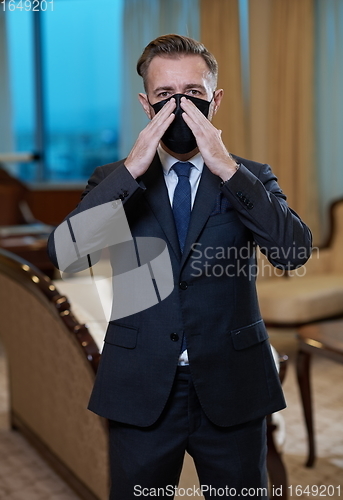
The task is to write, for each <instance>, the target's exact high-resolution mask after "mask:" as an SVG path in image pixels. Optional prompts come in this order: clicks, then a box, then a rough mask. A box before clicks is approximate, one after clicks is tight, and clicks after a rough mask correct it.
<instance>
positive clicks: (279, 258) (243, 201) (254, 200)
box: [222, 163, 312, 270]
mask: <svg viewBox="0 0 343 500" xmlns="http://www.w3.org/2000/svg"><path fill="white" fill-rule="evenodd" d="M246 165H247V166H245V165H244V164H242V163H241V165H240V168H239V169H238V171H237V172H236V173H235V174H234V175H233V176H232V177H231V179H229V180H228V181H227V182H225V183H224V184H223V186H222V191H223V194H224V195H225V196H226V197H227V198H228V199H229V201H230V202H231V203H232V205H233V207H234V209H235V210H236V211H237V213H238V216H239V218H240V219H241V221H242V222H243V224H244V225H245V226H246V227H247V228H249V229H250V231H252V233H253V235H254V239H255V242H256V243H257V244H258V245H259V246H260V249H261V251H262V253H264V254H265V255H266V256H267V257H268V259H269V261H270V262H271V263H272V264H273V265H274V266H275V267H279V268H282V269H288V270H290V269H295V268H297V267H299V266H302V265H303V264H305V262H306V261H307V260H308V258H309V257H310V254H311V245H312V236H311V232H310V230H309V228H308V227H307V226H306V224H304V222H303V221H302V220H301V219H300V217H299V216H298V215H297V214H296V213H295V212H294V211H293V210H292V209H290V208H289V206H288V204H287V201H286V196H285V195H284V194H283V192H282V191H281V189H280V187H279V185H278V183H277V179H276V177H275V175H274V174H273V173H272V171H271V168H270V166H269V165H262V164H259V169H257V170H256V168H255V173H253V172H252V171H251V169H250V168H247V167H248V164H246ZM255 165H256V164H255Z"/></svg>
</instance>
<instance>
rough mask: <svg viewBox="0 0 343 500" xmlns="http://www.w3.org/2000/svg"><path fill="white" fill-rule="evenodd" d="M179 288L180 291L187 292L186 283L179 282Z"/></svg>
mask: <svg viewBox="0 0 343 500" xmlns="http://www.w3.org/2000/svg"><path fill="white" fill-rule="evenodd" d="M179 287H180V288H181V290H187V288H188V285H187V281H181V283H179Z"/></svg>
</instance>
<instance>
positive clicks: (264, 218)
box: [49, 35, 311, 500]
mask: <svg viewBox="0 0 343 500" xmlns="http://www.w3.org/2000/svg"><path fill="white" fill-rule="evenodd" d="M137 70H138V73H139V74H140V75H141V76H142V77H143V82H144V88H145V93H142V94H139V100H140V102H141V104H142V106H143V109H144V111H145V113H146V114H147V115H148V117H149V119H150V122H149V124H148V125H147V126H146V127H145V128H144V130H142V132H141V133H140V134H139V136H138V139H137V141H136V143H135V145H134V147H133V149H132V151H131V152H130V153H129V155H128V157H127V158H126V159H125V160H121V161H119V162H116V163H111V164H109V165H105V166H102V167H98V168H97V169H96V170H95V172H94V174H93V176H92V177H91V179H90V181H89V183H88V186H87V188H86V190H85V192H84V194H83V198H82V201H81V202H80V204H79V205H78V207H77V208H76V210H75V211H74V212H73V213H72V214H70V216H69V218H68V219H67V220H71V218H72V217H74V216H75V215H77V216H79V215H80V214H82V213H84V212H85V211H86V210H90V209H93V208H94V207H99V206H101V205H102V204H104V206H108V205H105V204H108V203H109V202H113V201H114V200H122V202H123V206H124V209H125V214H126V217H127V220H128V223H129V227H130V231H131V233H132V236H133V238H134V239H136V238H139V237H140V238H145V237H146V238H147V237H155V238H160V239H162V240H164V241H165V242H166V244H167V248H168V251H169V255H170V260H171V268H172V273H173V276H174V287H173V290H172V292H171V293H170V294H169V295H168V297H167V298H165V299H164V300H160V301H159V302H158V303H157V304H156V305H154V306H153V307H150V308H147V309H145V310H142V311H140V312H137V313H133V314H130V315H129V316H126V317H122V318H121V319H115V320H113V321H111V322H110V324H109V327H108V330H107V334H106V338H105V345H104V349H103V353H102V357H101V362H100V366H99V370H98V373H97V377H96V382H95V386H94V390H93V393H92V396H91V400H90V404H89V408H90V409H91V410H92V411H94V412H96V413H98V414H99V415H102V416H104V417H106V418H108V419H109V420H110V454H111V477H112V488H111V496H110V498H111V500H128V499H131V498H137V497H139V496H141V497H156V496H168V497H172V495H173V492H174V491H175V486H176V485H177V484H178V480H179V475H180V471H181V468H182V462H183V458H184V453H185V451H188V452H189V453H190V455H191V456H192V457H193V459H194V462H195V466H196V468H197V472H198V475H199V478H200V483H201V485H202V492H203V493H204V495H205V497H206V498H211V499H213V498H228V497H229V496H234V492H236V496H239V495H240V496H243V495H244V496H247V497H250V498H266V497H267V493H266V485H267V480H266V465H265V458H266V435H265V416H266V415H267V414H270V413H272V412H275V411H278V410H280V409H282V408H284V406H285V403H284V398H283V394H282V390H281V387H280V384H279V379H278V374H277V372H276V369H275V364H274V361H273V358H272V355H271V351H270V346H269V343H268V335H267V332H266V330H265V326H264V324H263V321H262V319H261V316H260V311H259V307H258V302H257V296H256V289H255V275H256V267H255V246H256V245H259V246H260V247H261V249H262V251H263V252H264V253H265V254H266V255H267V256H268V258H269V260H270V261H271V262H272V264H274V265H275V266H277V267H279V268H283V269H293V268H295V267H297V266H300V265H302V264H304V263H305V262H306V260H307V258H308V257H309V255H310V246H311V235H310V231H309V229H308V228H307V227H306V225H305V224H304V223H303V222H302V221H301V220H300V218H299V217H298V216H297V214H296V213H294V212H293V211H292V210H291V209H290V208H289V207H288V206H287V203H286V198H285V195H284V194H283V193H282V191H281V189H280V188H279V186H278V184H277V180H276V178H275V176H274V175H273V174H272V172H271V169H270V167H269V166H268V165H264V164H260V163H255V162H252V161H250V160H245V159H243V158H240V157H238V156H235V155H232V154H230V153H229V152H228V150H227V148H226V147H225V145H224V144H223V142H222V139H221V131H219V130H217V129H216V128H215V127H214V126H213V125H212V123H211V120H212V117H213V116H214V114H215V113H216V112H217V110H218V108H219V106H220V103H221V101H222V98H223V90H221V89H217V88H216V86H217V71H218V69H217V63H216V60H215V58H214V57H213V55H212V54H210V53H209V52H208V51H207V50H206V48H205V47H204V46H203V45H202V44H200V43H198V42H196V41H195V40H192V39H190V38H187V37H182V36H178V35H166V36H162V37H159V38H157V39H156V40H154V41H152V42H151V43H150V44H149V45H148V46H147V47H146V48H145V50H144V52H143V54H142V56H141V58H140V59H139V61H138V65H137ZM234 77H235V75H234V74H233V75H232V78H234ZM125 98H127V99H130V98H131V96H126V97H125ZM228 147H229V145H228ZM102 223H103V221H102V219H101V217H99V220H98V221H97V225H98V226H101V224H102ZM87 231H88V232H91V230H90V229H89V228H87V226H85V227H84V229H83V231H80V234H81V233H82V234H83V235H86V236H84V237H87ZM93 236H94V235H92V234H90V235H89V240H92V238H93ZM55 239H56V238H55ZM135 241H136V240H135ZM55 243H56V242H55ZM49 252H50V256H51V258H52V260H53V261H54V262H55V264H56V265H58V263H57V260H56V255H55V245H54V238H53V237H51V238H50V240H49ZM117 253H118V252H117ZM114 254H115V255H117V254H116V252H114ZM112 261H113V265H114V266H115V265H116V262H115V259H114V258H113V259H112ZM122 282H123V281H122ZM124 283H125V281H124ZM280 286H282V285H280ZM123 288H125V285H124V286H123ZM173 488H174V489H173ZM195 494H197V493H195Z"/></svg>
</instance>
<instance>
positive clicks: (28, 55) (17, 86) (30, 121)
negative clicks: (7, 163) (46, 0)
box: [6, 10, 35, 180]
mask: <svg viewBox="0 0 343 500" xmlns="http://www.w3.org/2000/svg"><path fill="white" fill-rule="evenodd" d="M6 28H7V30H6V32H7V47H8V60H9V70H10V71H9V74H10V86H11V101H12V102H11V108H12V126H13V135H14V145H15V150H16V151H18V152H23V151H28V152H32V151H34V150H35V102H34V74H33V56H34V54H33V22H32V13H31V12H26V11H20V10H14V11H9V10H7V11H6ZM14 172H15V173H17V175H19V176H20V177H22V178H23V179H27V180H31V179H32V180H33V179H34V177H35V165H34V164H32V163H31V164H28V163H22V164H18V165H17V166H16V167H15V168H14Z"/></svg>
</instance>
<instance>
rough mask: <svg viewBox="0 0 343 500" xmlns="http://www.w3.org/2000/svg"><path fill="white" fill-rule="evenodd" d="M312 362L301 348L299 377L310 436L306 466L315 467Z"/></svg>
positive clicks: (299, 352) (298, 359)
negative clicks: (311, 382)
mask: <svg viewBox="0 0 343 500" xmlns="http://www.w3.org/2000/svg"><path fill="white" fill-rule="evenodd" d="M310 363H311V355H310V354H309V353H307V352H304V351H302V350H301V349H299V351H298V353H297V378H298V384H299V389H300V396H301V401H302V406H303V412H304V417H305V423H306V429H307V436H308V458H307V462H306V467H313V465H314V462H315V458H316V454H315V443H314V429H313V412H312V395H311V384H310Z"/></svg>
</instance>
